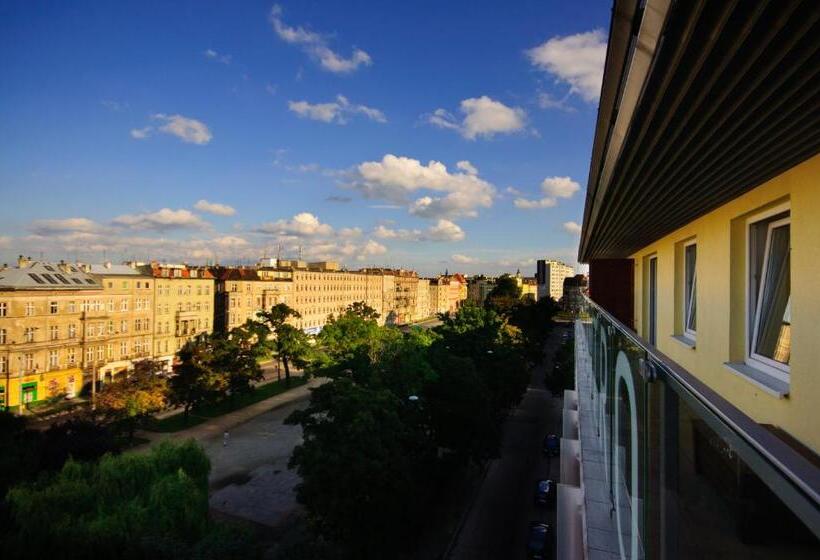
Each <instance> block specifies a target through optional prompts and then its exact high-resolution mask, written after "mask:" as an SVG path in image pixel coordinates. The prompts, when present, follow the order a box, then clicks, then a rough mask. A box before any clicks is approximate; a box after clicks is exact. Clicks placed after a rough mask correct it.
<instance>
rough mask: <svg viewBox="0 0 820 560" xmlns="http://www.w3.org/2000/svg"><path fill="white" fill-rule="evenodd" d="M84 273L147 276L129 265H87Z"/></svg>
mask: <svg viewBox="0 0 820 560" xmlns="http://www.w3.org/2000/svg"><path fill="white" fill-rule="evenodd" d="M84 267H85V270H86V272H90V273H91V274H96V275H98V276H147V274H146V273H144V272H143V271H141V270H140V269H138V268H134V267H133V266H131V265H129V264H112V263H103V264H88V265H84Z"/></svg>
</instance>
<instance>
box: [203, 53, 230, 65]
mask: <svg viewBox="0 0 820 560" xmlns="http://www.w3.org/2000/svg"><path fill="white" fill-rule="evenodd" d="M203 54H204V55H205V58H207V59H208V60H213V61H214V62H221V63H222V64H230V63H231V55H229V54H224V53H218V52H216V51H215V50H213V49H206V50H205V52H204V53H203Z"/></svg>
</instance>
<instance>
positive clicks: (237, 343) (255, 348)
mask: <svg viewBox="0 0 820 560" xmlns="http://www.w3.org/2000/svg"><path fill="white" fill-rule="evenodd" d="M266 335H267V332H266V331H263V330H260V328H259V325H258V324H257V323H255V322H254V321H250V320H249V321H247V322H246V323H245V324H244V325H241V326H238V327H235V328H233V329H231V331H230V332H229V333H227V335H221V334H213V335H211V336H210V339H209V343H210V346H211V349H210V360H209V363H208V365H209V367H210V368H211V369H212V370H214V371H216V372H219V373H220V374H221V375H222V376H223V377H224V378H225V381H224V382H225V385H226V387H227V389H228V391H229V393H230V396H231V398H233V397H234V396H235V395H237V394H240V393H248V392H250V391H252V390H253V383H254V382H256V381H259V380H261V379H262V377H263V376H262V368H261V367H260V366H259V358H261V357H262V356H263V355H264V354H266V347H267V341H266V339H265V336H266Z"/></svg>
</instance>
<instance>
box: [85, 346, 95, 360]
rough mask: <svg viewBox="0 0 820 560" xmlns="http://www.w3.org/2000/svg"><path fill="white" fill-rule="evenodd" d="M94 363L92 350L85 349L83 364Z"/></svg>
mask: <svg viewBox="0 0 820 560" xmlns="http://www.w3.org/2000/svg"><path fill="white" fill-rule="evenodd" d="M93 361H94V349H93V348H91V347H89V348H86V349H85V362H86V363H87V364H90V363H91V362H93Z"/></svg>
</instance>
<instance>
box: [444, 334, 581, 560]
mask: <svg viewBox="0 0 820 560" xmlns="http://www.w3.org/2000/svg"><path fill="white" fill-rule="evenodd" d="M567 330H568V329H567V328H566V326H564V325H563V324H561V323H558V324H557V325H556V327H555V329H554V331H553V333H552V335H551V337H550V339H549V341H548V342H547V345H546V347H545V352H546V355H547V359H545V361H544V364H543V366H541V367H538V368H535V369H534V370H533V373H532V378H531V380H530V386H529V388H528V389H527V392H526V394H525V395H524V398H523V399H522V400H521V403H520V404H519V405H518V407H517V408H516V409H515V411H513V413H512V414H511V415H510V416H509V418H508V419H507V420H506V423H505V425H504V436H503V440H502V444H501V457H500V458H498V459H495V460H494V461H492V462H491V463H490V465H489V467H488V470H487V476H486V478H485V480H484V483H483V484H482V485H481V487H480V488H479V490H478V495H477V496H476V499H475V501H474V503H473V506H472V508H471V509H470V511H469V513H468V514H467V517H466V520H465V522H464V524H463V526H462V528H461V532H460V533H459V535H458V536H457V539H456V542H455V545H454V546H453V547H452V549H451V551H450V553H449V556H448V557H449V558H454V559H464V560H467V559H470V560H481V559H487V560H490V559H492V560H496V559H501V558H504V559H507V558H510V559H512V558H526V545H527V539H528V537H529V524H530V522H531V521H539V522H546V523H548V524H550V525H552V526H553V528H554V523H555V512H554V510H552V509H549V510H548V509H545V508H543V507H537V506H535V504H534V497H535V486H536V482H537V481H538V480H539V479H543V478H551V479H552V480H554V481H555V482H558V480H559V479H560V476H559V472H558V470H559V461H558V459H557V458H555V459H553V460H552V461H550V460H549V459H548V458H546V457H544V456H543V454H542V451H541V445H542V441H543V439H544V436H545V435H546V434H548V433H555V434H559V435H560V427H561V410H562V399H561V398H559V397H553V396H552V394H551V393H550V392H549V391H547V390H546V389H545V387H544V371H545V368H546V370H551V369H552V355H553V353H554V351H555V349H556V348H557V347H558V346H559V345H560V343H561V335H562V333H564V332H566V331H567Z"/></svg>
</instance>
